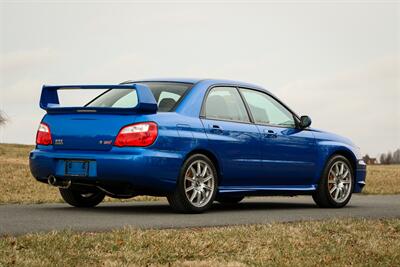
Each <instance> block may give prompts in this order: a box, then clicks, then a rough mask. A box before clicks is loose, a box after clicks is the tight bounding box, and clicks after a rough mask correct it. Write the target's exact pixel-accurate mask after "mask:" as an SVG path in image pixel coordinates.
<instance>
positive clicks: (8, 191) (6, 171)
mask: <svg viewBox="0 0 400 267" xmlns="http://www.w3.org/2000/svg"><path fill="white" fill-rule="evenodd" d="M32 149H33V146H27V145H14V144H0V203H43V202H60V201H61V198H60V197H59V194H58V190H57V189H56V188H53V187H50V186H48V185H46V184H42V183H38V182H36V181H35V179H34V178H33V177H32V176H31V174H30V172H29V166H28V155H29V151H30V150H32ZM364 193H366V194H399V193H400V166H399V165H386V166H380V165H372V166H368V177H367V186H366V188H365V189H364ZM154 199H157V198H153V197H136V198H134V199H133V200H154ZM106 200H107V201H110V200H111V199H109V198H108V199H106ZM112 201H120V200H112Z"/></svg>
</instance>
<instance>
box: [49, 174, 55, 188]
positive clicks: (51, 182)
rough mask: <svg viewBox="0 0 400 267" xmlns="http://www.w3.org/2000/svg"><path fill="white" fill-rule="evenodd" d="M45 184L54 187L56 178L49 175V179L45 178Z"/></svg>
mask: <svg viewBox="0 0 400 267" xmlns="http://www.w3.org/2000/svg"><path fill="white" fill-rule="evenodd" d="M47 183H48V184H49V185H53V186H55V185H56V183H57V179H56V177H54V175H50V176H49V178H47Z"/></svg>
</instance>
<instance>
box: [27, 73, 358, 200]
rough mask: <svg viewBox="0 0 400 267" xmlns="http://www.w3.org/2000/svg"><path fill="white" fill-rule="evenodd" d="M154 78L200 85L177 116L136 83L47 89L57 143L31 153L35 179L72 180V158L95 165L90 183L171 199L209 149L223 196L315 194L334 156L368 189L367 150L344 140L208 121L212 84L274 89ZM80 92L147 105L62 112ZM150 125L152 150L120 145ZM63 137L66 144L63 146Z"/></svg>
mask: <svg viewBox="0 0 400 267" xmlns="http://www.w3.org/2000/svg"><path fill="white" fill-rule="evenodd" d="M146 81H171V82H185V83H188V82H189V83H193V87H192V88H191V89H190V90H189V91H188V92H187V93H186V95H185V96H184V97H183V99H182V100H181V101H180V103H179V105H178V106H177V107H176V108H175V109H174V111H172V112H157V106H154V104H155V99H154V97H153V96H152V95H151V96H150V95H149V93H150V94H151V91H150V90H149V89H148V87H146V86H144V85H141V84H140V85H139V84H136V83H135V82H131V83H132V84H123V85H94V86H91V85H88V86H87V85H80V86H44V87H43V91H42V97H41V101H40V105H41V107H42V108H44V109H45V110H47V114H46V115H45V116H44V118H43V120H42V121H43V122H44V123H46V124H48V125H49V127H50V130H51V134H52V139H53V143H54V145H49V146H41V145H38V146H36V148H35V150H33V151H32V152H31V154H30V169H31V172H32V174H33V175H34V176H35V177H36V178H37V179H38V180H41V181H44V180H45V179H46V178H47V177H48V176H49V175H55V176H56V177H58V178H71V177H66V176H65V160H87V161H89V175H88V177H86V178H85V179H87V180H88V181H90V182H104V183H108V182H124V183H129V184H130V185H131V186H132V187H133V188H135V189H138V190H139V191H140V190H142V189H143V190H145V191H143V192H146V193H149V192H150V193H151V192H154V194H167V193H169V192H172V191H173V190H174V189H175V187H176V181H177V179H178V177H179V173H180V170H181V166H182V164H183V162H184V160H185V159H186V158H187V157H188V155H190V154H191V153H193V151H204V152H205V153H207V154H209V155H212V156H213V158H214V159H213V160H215V164H216V165H217V169H218V171H219V192H220V193H221V194H229V193H236V194H237V193H240V194H244V195H252V194H261V195H262V194H263V192H264V193H265V194H275V193H276V194H282V193H288V194H300V193H301V194H304V193H306V194H307V193H308V194H311V193H312V192H313V191H314V190H315V189H316V186H317V184H318V182H319V179H320V177H321V175H322V172H323V169H324V167H325V164H326V162H327V161H328V159H329V158H330V157H332V156H333V155H334V154H342V155H345V156H346V157H347V158H349V160H350V161H351V163H352V164H353V167H354V174H355V177H356V183H355V188H354V192H356V193H358V192H361V190H362V188H363V186H364V185H365V176H366V167H365V163H364V162H363V161H362V160H361V155H360V152H359V149H358V148H357V147H356V146H355V145H354V144H353V143H352V142H351V141H350V140H348V139H346V138H344V137H340V136H338V135H335V134H331V133H327V132H324V131H320V130H317V129H313V128H308V129H305V130H301V129H297V128H285V127H276V126H270V125H260V124H254V123H240V122H233V121H222V120H211V119H206V118H203V117H201V107H202V103H203V99H204V97H205V95H206V94H207V91H208V89H209V88H210V87H212V86H216V85H222V86H227V85H229V86H238V87H239V86H240V87H247V88H253V89H256V90H261V91H264V92H268V91H266V90H264V89H262V88H261V87H259V86H256V85H251V84H247V83H241V82H236V81H228V80H196V79H158V80H146ZM141 82H143V81H141ZM77 87H78V88H81V89H99V88H110V87H112V88H120V89H128V88H130V89H132V90H137V93H138V98H139V101H138V102H139V105H138V107H135V108H130V109H129V110H128V111H127V110H125V109H124V111H122V110H120V109H113V108H106V109H101V108H91V109H94V110H96V112H94V113H80V112H77V111H78V110H81V109H82V107H74V108H60V107H58V106H57V105H58V104H59V101H58V95H57V90H58V89H60V88H63V89H64V88H69V89H72V88H77ZM294 115H295V114H294ZM295 116H296V115H295ZM146 121H152V122H155V123H157V125H158V137H157V139H156V141H155V142H154V143H153V144H152V145H151V146H149V147H144V148H139V147H121V148H120V147H115V146H114V145H113V143H114V141H115V138H116V136H117V134H118V132H119V131H120V129H121V128H123V127H124V126H126V125H129V124H133V123H138V122H146ZM271 131H272V132H271ZM57 139H60V140H62V143H57V144H56V143H55V142H54V141H55V140H57ZM110 141H111V142H110ZM71 179H72V180H74V179H75V178H71Z"/></svg>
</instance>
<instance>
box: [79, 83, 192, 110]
mask: <svg viewBox="0 0 400 267" xmlns="http://www.w3.org/2000/svg"><path fill="white" fill-rule="evenodd" d="M138 84H143V85H146V86H147V87H149V88H150V90H151V92H152V93H153V96H154V98H155V100H156V101H157V104H158V111H160V112H168V111H171V110H172V109H173V108H174V107H175V105H176V104H177V103H178V101H179V100H180V99H181V98H182V96H183V95H184V94H185V92H186V91H187V90H188V89H189V88H190V87H191V85H192V84H186V83H176V82H142V83H138ZM137 103H138V99H137V93H136V91H135V90H131V89H110V90H108V91H107V92H105V93H103V94H102V95H100V96H98V97H97V98H95V99H94V100H92V101H91V102H89V103H88V104H86V106H87V107H111V108H133V107H135V106H136V105H137Z"/></svg>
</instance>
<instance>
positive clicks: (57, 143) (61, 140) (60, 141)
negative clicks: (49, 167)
mask: <svg viewBox="0 0 400 267" xmlns="http://www.w3.org/2000/svg"><path fill="white" fill-rule="evenodd" d="M54 144H55V145H63V144H64V140H63V139H56V140H54Z"/></svg>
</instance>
